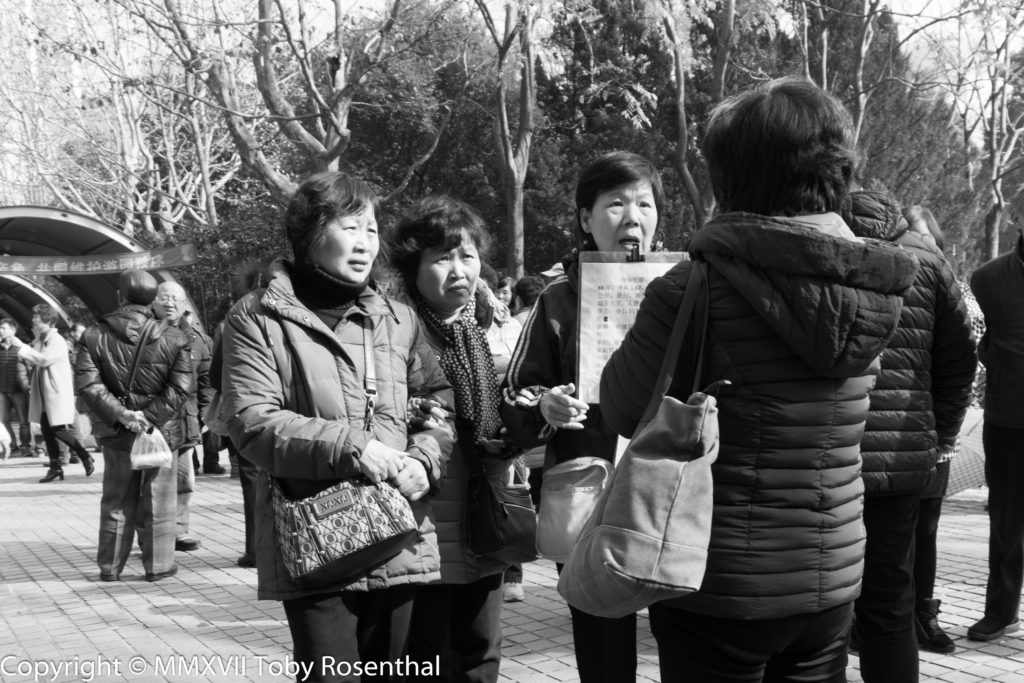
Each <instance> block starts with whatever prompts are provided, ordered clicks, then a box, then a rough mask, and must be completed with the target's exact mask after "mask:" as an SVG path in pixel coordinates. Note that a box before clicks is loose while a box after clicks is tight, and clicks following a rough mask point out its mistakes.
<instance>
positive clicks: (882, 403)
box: [844, 192, 978, 495]
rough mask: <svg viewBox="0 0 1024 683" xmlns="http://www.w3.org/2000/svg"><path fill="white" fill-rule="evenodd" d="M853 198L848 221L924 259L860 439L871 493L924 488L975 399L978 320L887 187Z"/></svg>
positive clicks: (953, 278) (858, 232) (864, 474)
mask: <svg viewBox="0 0 1024 683" xmlns="http://www.w3.org/2000/svg"><path fill="white" fill-rule="evenodd" d="M850 198H851V202H852V204H851V208H850V212H849V214H846V212H844V218H845V219H846V221H847V223H848V224H849V225H850V228H851V229H852V230H853V232H854V234H856V235H859V236H861V237H871V238H874V239H880V240H886V241H888V242H892V243H894V244H898V245H900V246H901V247H903V248H904V249H905V250H907V251H908V252H909V253H911V254H913V255H914V256H916V257H917V261H918V263H919V264H920V268H919V269H918V271H917V277H916V278H914V283H913V285H911V287H910V289H908V290H907V292H906V293H905V294H904V296H903V310H902V312H901V313H900V326H899V329H897V330H896V334H895V335H894V336H893V338H892V341H890V342H889V345H888V346H887V347H886V349H885V352H884V353H882V357H881V362H882V370H881V372H880V373H879V375H878V381H877V382H876V383H875V388H874V390H872V392H871V412H870V413H868V421H867V426H866V428H865V431H864V438H863V440H862V441H861V444H860V450H861V457H862V458H863V461H864V464H863V468H862V470H861V476H862V477H863V479H864V492H865V494H866V495H885V494H897V493H908V492H916V491H922V490H924V489H925V488H927V486H928V485H929V484H930V482H931V480H932V478H933V477H934V476H935V462H936V460H937V458H938V446H939V445H942V446H945V447H949V448H952V447H953V445H954V444H955V443H956V436H957V434H958V433H959V432H960V424H961V423H962V422H963V419H964V414H965V413H966V412H967V406H968V405H969V404H970V401H971V384H972V382H973V381H974V371H975V369H976V368H977V365H978V355H977V351H976V349H975V342H974V338H973V335H972V334H971V323H970V320H969V318H968V315H967V308H966V306H965V305H964V302H963V297H962V296H961V295H960V287H959V285H958V284H957V282H956V276H955V275H954V274H953V269H952V268H950V266H949V263H948V262H947V261H946V259H945V258H944V257H943V256H942V254H941V252H939V251H938V250H937V249H936V248H934V247H932V246H929V245H928V244H927V243H926V242H925V241H924V240H923V239H921V237H920V236H919V235H918V234H917V233H915V232H912V231H910V230H909V229H908V226H907V222H906V220H905V219H904V218H903V215H902V214H901V213H900V207H899V204H897V203H896V201H895V200H894V199H892V198H891V197H890V196H889V195H887V194H885V193H881V192H854V193H851V195H850Z"/></svg>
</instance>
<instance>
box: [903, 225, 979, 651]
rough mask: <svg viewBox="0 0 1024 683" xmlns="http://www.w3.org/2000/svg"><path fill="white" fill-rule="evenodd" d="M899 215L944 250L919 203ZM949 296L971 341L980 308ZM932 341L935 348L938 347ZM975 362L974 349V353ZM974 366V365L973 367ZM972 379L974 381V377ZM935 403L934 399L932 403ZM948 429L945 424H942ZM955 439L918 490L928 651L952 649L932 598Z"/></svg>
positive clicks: (921, 622)
mask: <svg viewBox="0 0 1024 683" xmlns="http://www.w3.org/2000/svg"><path fill="white" fill-rule="evenodd" d="M903 217H904V218H906V220H907V224H908V226H909V227H910V230H911V231H913V232H914V233H916V234H917V235H919V236H920V237H921V240H922V241H923V242H924V243H925V244H926V245H929V246H931V247H932V248H933V249H934V250H935V251H936V253H938V254H940V255H941V254H942V253H943V251H944V250H945V239H944V238H943V235H942V230H941V229H940V228H939V222H938V221H937V220H935V216H934V215H932V212H931V211H929V210H928V209H926V208H925V207H923V206H909V207H907V208H905V209H904V210H903ZM949 270H950V269H949V267H948V262H947V265H946V268H944V269H943V272H944V274H946V275H947V277H948V276H949ZM946 286H947V287H948V289H949V291H950V293H951V296H952V295H954V294H953V293H954V292H955V296H957V297H959V298H960V300H961V301H962V303H963V305H964V311H965V313H966V314H967V320H966V324H967V325H968V326H970V327H971V328H972V335H971V336H972V337H973V339H974V340H975V344H976V342H977V340H978V339H980V338H981V333H980V332H978V330H976V329H975V325H976V318H981V317H982V316H980V311H979V312H978V314H975V315H972V314H971V308H972V306H973V307H974V308H977V303H975V302H974V301H973V297H970V300H968V298H967V297H966V296H964V294H965V293H966V294H970V292H969V291H967V292H965V291H964V290H963V289H962V288H961V286H960V284H959V283H958V282H957V283H953V284H949V283H946ZM938 348H939V347H938V345H937V344H936V349H938ZM974 359H975V362H976V361H977V350H976V349H975V354H974ZM975 367H977V366H975ZM975 381H977V380H976V379H975ZM973 400H974V395H973V383H972V388H971V390H969V391H968V397H967V401H968V403H970V402H972V401H973ZM936 403H938V402H936ZM936 418H937V419H936V423H937V424H936V426H937V427H938V426H939V425H938V422H939V420H938V411H936ZM943 427H944V428H946V429H948V426H947V425H943ZM956 448H957V442H956V438H955V437H954V438H953V439H952V440H951V439H950V438H949V437H948V435H947V436H946V437H945V438H943V437H941V436H940V443H939V460H938V462H937V463H936V464H935V474H936V476H935V482H934V483H933V484H932V485H931V486H929V487H928V488H927V489H925V490H924V491H923V492H922V493H921V506H920V511H919V512H918V516H917V528H916V530H915V543H914V596H915V611H916V613H917V624H916V627H917V644H918V647H920V648H921V649H924V650H929V651H931V652H938V653H940V654H949V653H950V652H953V651H954V650H955V649H956V645H955V644H954V643H953V639H952V638H950V637H949V636H948V635H947V634H946V632H945V631H944V630H943V629H942V626H941V625H940V624H939V608H940V607H941V606H942V603H941V601H940V600H938V599H936V598H935V573H936V566H937V563H938V546H937V541H938V531H939V518H940V517H941V516H942V500H943V498H945V496H946V488H947V486H948V485H949V470H950V467H951V464H952V460H953V457H954V455H955V453H956Z"/></svg>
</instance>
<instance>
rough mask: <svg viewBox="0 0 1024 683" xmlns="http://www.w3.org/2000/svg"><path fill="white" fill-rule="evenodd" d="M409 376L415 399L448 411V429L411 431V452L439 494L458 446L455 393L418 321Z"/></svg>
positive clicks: (434, 490)
mask: <svg viewBox="0 0 1024 683" xmlns="http://www.w3.org/2000/svg"><path fill="white" fill-rule="evenodd" d="M414 322H415V321H414ZM408 378H409V396H410V397H411V398H424V399H432V400H434V401H436V402H437V403H439V404H440V405H441V407H442V408H444V410H445V411H446V412H447V413H448V419H447V421H446V424H445V429H428V430H423V431H419V432H410V433H409V446H408V451H409V455H410V456H412V457H413V458H416V459H417V460H419V461H420V462H421V463H422V464H423V467H424V469H426V471H427V478H428V479H429V480H430V489H431V492H432V493H437V487H438V484H439V482H440V481H441V480H442V479H443V478H444V475H445V468H446V466H447V464H448V458H449V457H450V456H451V453H452V449H453V448H454V447H455V394H454V391H453V390H452V387H451V384H449V382H448V379H447V378H446V377H445V375H444V370H442V369H441V366H440V365H439V364H438V362H437V359H436V357H435V356H434V352H433V350H432V349H431V348H430V344H428V343H427V340H426V338H425V337H424V336H423V330H422V328H421V327H420V326H419V323H418V322H416V329H415V332H414V333H413V342H412V353H410V354H409V363H408Z"/></svg>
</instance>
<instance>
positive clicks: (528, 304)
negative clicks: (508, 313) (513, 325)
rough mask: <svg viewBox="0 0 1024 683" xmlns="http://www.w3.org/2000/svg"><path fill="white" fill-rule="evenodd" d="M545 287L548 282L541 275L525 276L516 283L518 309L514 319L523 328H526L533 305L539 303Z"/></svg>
mask: <svg viewBox="0 0 1024 683" xmlns="http://www.w3.org/2000/svg"><path fill="white" fill-rule="evenodd" d="M545 287H547V282H545V280H544V278H542V277H541V276H540V275H524V276H523V277H521V278H519V281H518V282H516V286H515V295H516V296H515V302H516V308H515V314H514V315H513V316H512V317H513V318H515V319H516V320H518V321H519V324H520V325H522V326H523V327H526V318H527V317H529V315H530V311H532V310H533V305H534V304H535V303H537V297H539V296H540V293H541V292H543V291H544V288H545Z"/></svg>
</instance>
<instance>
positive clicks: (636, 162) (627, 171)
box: [576, 150, 665, 251]
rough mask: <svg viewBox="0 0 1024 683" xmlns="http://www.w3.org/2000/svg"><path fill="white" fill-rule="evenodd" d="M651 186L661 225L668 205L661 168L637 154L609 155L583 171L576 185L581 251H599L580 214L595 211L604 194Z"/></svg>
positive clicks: (577, 221)
mask: <svg viewBox="0 0 1024 683" xmlns="http://www.w3.org/2000/svg"><path fill="white" fill-rule="evenodd" d="M644 181H646V182H648V183H650V184H651V192H652V193H653V194H654V208H656V209H657V210H658V222H659V223H660V222H661V214H662V207H663V206H664V204H665V189H664V186H663V185H662V183H661V173H660V172H659V171H658V167H657V166H655V165H654V164H653V163H651V162H650V161H649V160H647V159H645V158H644V157H642V156H640V155H639V154H634V153H633V152H624V151H621V150H620V151H616V152H608V153H607V154H604V155H602V156H600V157H598V158H597V159H595V160H594V161H593V162H592V163H591V164H590V165H589V166H587V167H586V168H585V169H583V173H581V174H580V178H579V181H578V182H577V183H576V229H577V230H578V231H579V237H580V249H582V250H583V251H597V242H595V241H594V236H593V235H591V234H590V233H588V232H585V231H584V230H583V221H582V220H581V219H580V212H582V211H583V209H587V210H590V209H593V208H594V202H596V201H597V198H598V196H600V195H601V193H603V192H608V191H609V190H614V189H615V188H616V187H620V186H622V185H631V184H633V183H640V182H644Z"/></svg>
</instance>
